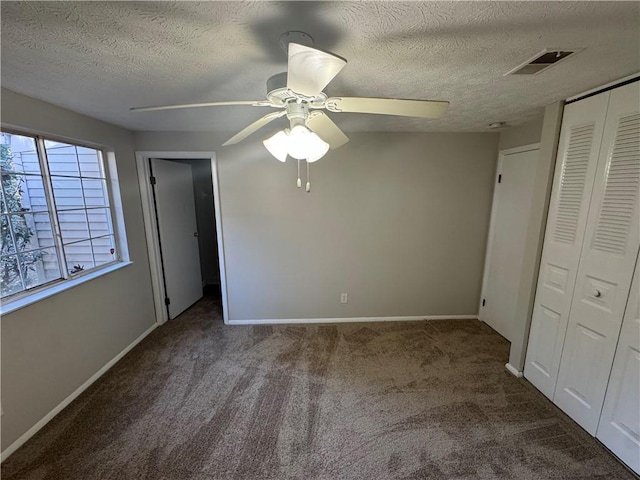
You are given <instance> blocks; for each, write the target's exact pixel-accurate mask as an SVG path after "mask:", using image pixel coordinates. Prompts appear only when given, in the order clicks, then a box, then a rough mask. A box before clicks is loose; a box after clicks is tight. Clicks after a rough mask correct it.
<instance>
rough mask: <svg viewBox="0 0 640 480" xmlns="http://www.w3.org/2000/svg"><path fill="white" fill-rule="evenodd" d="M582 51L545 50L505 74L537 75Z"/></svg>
mask: <svg viewBox="0 0 640 480" xmlns="http://www.w3.org/2000/svg"><path fill="white" fill-rule="evenodd" d="M582 50H583V49H581V48H572V49H570V50H563V49H552V48H545V49H544V50H543V51H541V52H540V53H538V54H537V55H536V56H534V57H533V58H530V59H529V60H527V61H526V62H524V63H523V64H521V65H518V66H517V67H516V68H514V69H513V70H510V71H508V72H507V73H505V75H537V74H539V73H540V72H543V71H545V70H547V69H548V68H551V67H553V66H554V65H557V64H558V63H560V62H562V61H563V60H566V59H567V58H569V57H571V56H573V55H575V54H576V53H578V52H580V51H582Z"/></svg>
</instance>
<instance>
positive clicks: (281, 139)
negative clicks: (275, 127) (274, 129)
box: [262, 130, 289, 162]
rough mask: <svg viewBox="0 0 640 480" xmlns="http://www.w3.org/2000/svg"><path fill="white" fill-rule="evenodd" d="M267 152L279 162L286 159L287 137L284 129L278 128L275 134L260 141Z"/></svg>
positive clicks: (287, 151) (287, 150) (287, 149)
mask: <svg viewBox="0 0 640 480" xmlns="http://www.w3.org/2000/svg"><path fill="white" fill-rule="evenodd" d="M262 143H263V144H264V146H265V148H266V149H267V150H269V153H270V154H271V155H273V156H274V157H276V158H277V159H278V160H280V161H281V162H286V161H287V155H288V154H289V138H288V136H287V133H286V132H285V131H284V130H280V131H279V132H278V133H276V134H275V135H273V136H271V137H269V138H267V139H266V140H264V141H263V142H262Z"/></svg>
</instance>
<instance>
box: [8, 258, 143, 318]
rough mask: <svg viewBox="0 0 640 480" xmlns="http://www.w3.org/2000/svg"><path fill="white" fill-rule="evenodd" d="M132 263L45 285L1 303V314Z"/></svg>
mask: <svg viewBox="0 0 640 480" xmlns="http://www.w3.org/2000/svg"><path fill="white" fill-rule="evenodd" d="M131 264H133V262H130V261H127V262H119V263H114V264H113V265H110V266H108V267H105V268H101V269H100V270H96V271H95V272H91V273H87V274H86V275H82V276H80V277H78V278H74V279H71V280H66V281H62V282H60V283H57V284H55V285H51V286H50V287H45V288H43V289H42V290H39V291H37V292H33V293H32V294H30V295H26V296H24V297H21V298H16V299H15V300H10V301H8V302H2V305H0V314H1V315H7V314H8V313H11V312H15V311H16V310H19V309H21V308H24V307H28V306H29V305H32V304H34V303H36V302H39V301H40V300H44V299H45V298H49V297H51V296H53V295H57V294H58V293H60V292H64V291H66V290H69V289H70V288H73V287H76V286H78V285H82V284H83V283H86V282H89V281H91V280H93V279H95V278H98V277H101V276H102V275H106V274H108V273H111V272H115V271H116V270H120V269H121V268H124V267H126V266H128V265H131Z"/></svg>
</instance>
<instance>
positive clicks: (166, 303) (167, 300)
mask: <svg viewBox="0 0 640 480" xmlns="http://www.w3.org/2000/svg"><path fill="white" fill-rule="evenodd" d="M170 303H171V300H169V297H167V298H165V299H164V304H165V305H169V304H170Z"/></svg>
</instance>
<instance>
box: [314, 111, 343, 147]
mask: <svg viewBox="0 0 640 480" xmlns="http://www.w3.org/2000/svg"><path fill="white" fill-rule="evenodd" d="M307 127H309V129H310V130H311V131H312V132H314V133H317V134H318V136H319V137H320V138H321V139H322V140H324V141H325V142H327V143H328V144H329V146H330V147H331V150H333V149H335V148H338V147H341V146H342V145H344V144H345V143H347V142H348V141H349V138H348V137H347V136H346V135H345V134H344V133H342V130H340V128H339V127H338V126H337V125H336V124H335V123H333V120H331V119H330V118H329V117H328V116H327V115H326V114H325V113H324V112H321V111H319V110H316V111H315V112H312V113H311V114H310V115H309V119H308V120H307Z"/></svg>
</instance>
